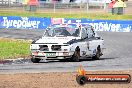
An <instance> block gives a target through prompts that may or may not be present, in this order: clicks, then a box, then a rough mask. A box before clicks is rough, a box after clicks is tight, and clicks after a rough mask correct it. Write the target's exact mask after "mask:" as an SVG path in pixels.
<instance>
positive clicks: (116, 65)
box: [0, 29, 132, 73]
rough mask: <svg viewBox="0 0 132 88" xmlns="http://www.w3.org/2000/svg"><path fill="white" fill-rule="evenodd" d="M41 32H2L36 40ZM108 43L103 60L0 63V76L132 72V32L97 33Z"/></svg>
mask: <svg viewBox="0 0 132 88" xmlns="http://www.w3.org/2000/svg"><path fill="white" fill-rule="evenodd" d="M42 34H43V31H38V30H12V29H11V30H7V29H0V37H6V38H17V39H31V40H32V39H36V38H39V37H40V36H42ZM98 35H99V36H101V37H102V38H103V39H104V41H105V47H106V50H105V51H104V55H103V56H102V57H101V60H81V61H80V62H68V61H48V62H44V61H41V63H35V64H34V63H32V62H31V61H30V60H28V59H25V60H16V61H13V62H9V63H4V64H0V73H32V72H33V73H38V72H73V71H76V70H77V67H78V66H80V65H82V66H83V67H84V68H85V70H88V71H94V70H95V71H98V70H131V69H132V33H130V32H124V33H123V32H98Z"/></svg>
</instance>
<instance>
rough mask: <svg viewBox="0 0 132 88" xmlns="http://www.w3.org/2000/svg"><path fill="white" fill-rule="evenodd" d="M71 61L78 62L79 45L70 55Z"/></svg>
mask: <svg viewBox="0 0 132 88" xmlns="http://www.w3.org/2000/svg"><path fill="white" fill-rule="evenodd" d="M72 61H74V62H79V61H80V48H79V46H77V47H76V49H75V52H74V54H73V56H72Z"/></svg>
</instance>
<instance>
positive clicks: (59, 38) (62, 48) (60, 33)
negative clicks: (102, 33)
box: [30, 24, 104, 63]
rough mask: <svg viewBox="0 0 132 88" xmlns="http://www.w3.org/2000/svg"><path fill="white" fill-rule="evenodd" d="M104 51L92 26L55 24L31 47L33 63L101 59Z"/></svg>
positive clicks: (102, 44) (102, 41) (102, 42)
mask: <svg viewBox="0 0 132 88" xmlns="http://www.w3.org/2000/svg"><path fill="white" fill-rule="evenodd" d="M103 49H104V40H103V39H101V38H100V37H99V36H98V35H97V33H96V32H95V31H94V29H93V27H92V26H90V25H85V26H82V25H80V26H77V25H76V24H62V25H61V24H54V25H51V26H50V27H48V28H47V29H45V31H44V34H43V36H42V37H41V38H40V39H38V40H34V41H33V42H32V43H31V45H30V51H31V56H32V58H31V61H32V62H34V63H38V62H39V61H40V60H41V59H68V60H71V61H79V60H80V59H82V58H87V57H91V58H92V59H99V58H100V56H101V55H103V54H102V51H103Z"/></svg>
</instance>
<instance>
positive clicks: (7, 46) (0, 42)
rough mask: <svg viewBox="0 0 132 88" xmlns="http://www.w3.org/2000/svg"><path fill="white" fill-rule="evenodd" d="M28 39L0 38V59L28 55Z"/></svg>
mask: <svg viewBox="0 0 132 88" xmlns="http://www.w3.org/2000/svg"><path fill="white" fill-rule="evenodd" d="M29 45H30V43H29V42H28V41H22V40H14V39H0V59H8V58H10V59H11V58H14V59H15V58H18V57H27V56H29V54H30V52H29Z"/></svg>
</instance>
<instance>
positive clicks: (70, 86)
mask: <svg viewBox="0 0 132 88" xmlns="http://www.w3.org/2000/svg"><path fill="white" fill-rule="evenodd" d="M87 73H88V74H130V75H132V71H93V72H87ZM75 79H76V72H73V73H70V72H69V73H66V72H65V73H64V72H63V73H62V72H54V73H22V74H0V88H132V86H131V85H132V82H131V83H129V84H85V85H83V86H80V85H78V84H77V82H76V80H75Z"/></svg>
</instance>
